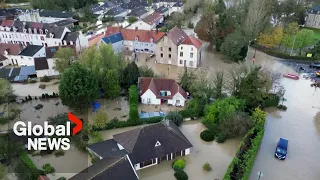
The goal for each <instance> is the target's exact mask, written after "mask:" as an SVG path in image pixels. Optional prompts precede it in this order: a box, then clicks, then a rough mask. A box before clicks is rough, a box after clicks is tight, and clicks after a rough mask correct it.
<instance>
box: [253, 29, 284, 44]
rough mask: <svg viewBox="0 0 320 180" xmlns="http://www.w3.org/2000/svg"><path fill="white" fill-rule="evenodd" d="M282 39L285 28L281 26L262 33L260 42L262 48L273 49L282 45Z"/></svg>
mask: <svg viewBox="0 0 320 180" xmlns="http://www.w3.org/2000/svg"><path fill="white" fill-rule="evenodd" d="M282 38H283V28H282V27H280V26H277V27H275V28H274V29H268V30H266V31H264V32H262V33H260V36H259V38H258V42H259V44H261V45H262V46H267V47H271V48H273V47H274V46H276V45H279V44H280V42H281V40H282Z"/></svg>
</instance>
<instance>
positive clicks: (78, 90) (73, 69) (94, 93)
mask: <svg viewBox="0 0 320 180" xmlns="http://www.w3.org/2000/svg"><path fill="white" fill-rule="evenodd" d="M59 93H60V94H59V95H60V98H61V100H62V103H63V104H64V105H67V106H69V107H70V108H73V109H76V110H80V109H83V108H86V107H88V105H89V104H91V103H92V102H94V101H95V100H96V99H97V98H98V97H99V86H98V82H97V80H96V79H95V78H94V76H93V75H92V73H91V72H90V71H88V70H87V69H86V68H84V67H83V66H82V65H81V64H79V63H73V64H72V65H71V66H70V68H68V69H67V70H66V71H65V72H64V73H63V74H62V77H61V81H60V85H59Z"/></svg>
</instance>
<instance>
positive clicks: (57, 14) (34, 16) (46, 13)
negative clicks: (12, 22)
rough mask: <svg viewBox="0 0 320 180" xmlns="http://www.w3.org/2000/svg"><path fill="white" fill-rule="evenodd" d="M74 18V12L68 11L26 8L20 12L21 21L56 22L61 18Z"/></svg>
mask: <svg viewBox="0 0 320 180" xmlns="http://www.w3.org/2000/svg"><path fill="white" fill-rule="evenodd" d="M68 18H72V12H67V11H51V10H44V9H41V10H38V9H33V10H25V11H24V12H22V13H21V14H19V20H20V21H29V22H40V23H55V22H58V21H61V20H65V19H68Z"/></svg>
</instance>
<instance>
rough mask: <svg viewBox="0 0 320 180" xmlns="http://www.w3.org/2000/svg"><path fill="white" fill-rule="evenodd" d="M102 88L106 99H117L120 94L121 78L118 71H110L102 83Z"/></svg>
mask: <svg viewBox="0 0 320 180" xmlns="http://www.w3.org/2000/svg"><path fill="white" fill-rule="evenodd" d="M102 88H103V90H104V94H105V97H106V98H110V99H113V98H116V97H117V96H118V95H119V93H120V85H119V77H118V73H117V72H116V70H113V69H109V70H107V74H106V76H105V78H104V81H103V82H102Z"/></svg>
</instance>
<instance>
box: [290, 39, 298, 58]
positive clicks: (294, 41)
mask: <svg viewBox="0 0 320 180" xmlns="http://www.w3.org/2000/svg"><path fill="white" fill-rule="evenodd" d="M296 37H297V35H295V36H294V40H293V44H292V48H291V52H290V56H292V52H293V47H294V44H295V43H296Z"/></svg>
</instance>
